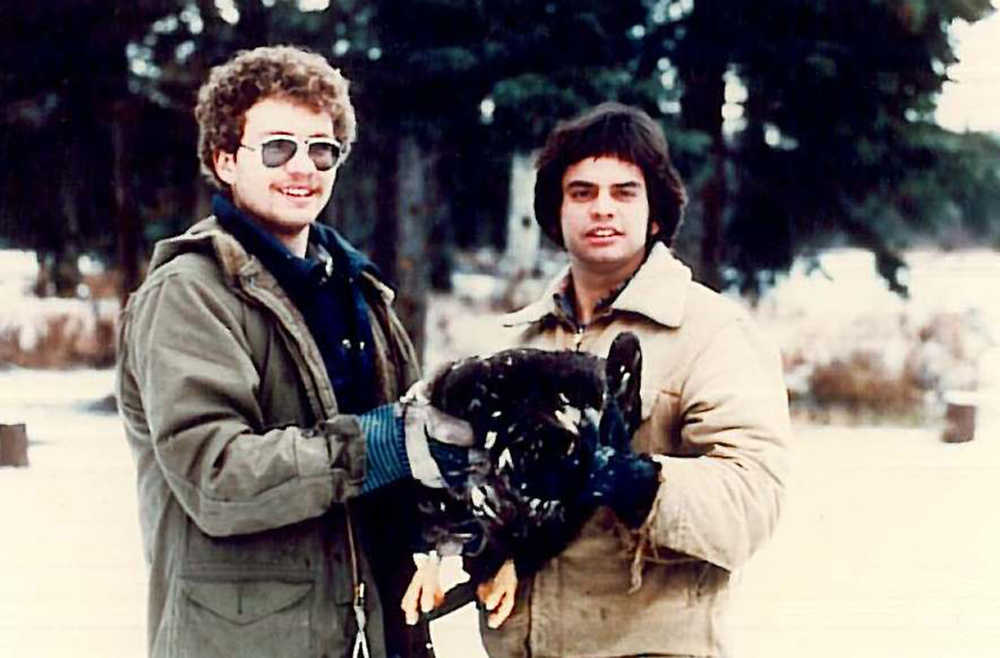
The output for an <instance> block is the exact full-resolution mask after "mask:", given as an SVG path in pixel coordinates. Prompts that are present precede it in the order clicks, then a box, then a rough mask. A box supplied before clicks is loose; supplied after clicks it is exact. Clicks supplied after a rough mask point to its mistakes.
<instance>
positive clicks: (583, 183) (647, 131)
mask: <svg viewBox="0 0 1000 658" xmlns="http://www.w3.org/2000/svg"><path fill="white" fill-rule="evenodd" d="M684 203H685V192H684V187H683V185H682V183H681V181H680V177H679V176H678V174H677V172H676V171H675V169H674V167H673V166H672V164H671V162H670V157H669V153H668V150H667V142H666V139H665V138H664V135H663V133H662V131H661V129H660V128H659V126H658V125H657V124H656V123H655V122H653V120H652V119H651V118H650V117H649V116H648V115H646V114H645V113H644V112H642V111H640V110H637V109H635V108H631V107H627V106H624V105H621V104H618V103H605V104H602V105H599V106H597V107H595V108H593V109H591V110H589V111H588V112H586V113H584V114H583V115H581V116H579V117H577V118H575V119H573V120H571V121H567V122H563V123H560V124H559V125H558V126H557V127H556V128H555V130H554V131H553V133H552V134H551V135H550V136H549V138H548V140H547V141H546V143H545V146H544V148H543V149H542V151H541V154H540V155H539V157H538V178H537V180H536V183H535V212H536V219H537V220H538V222H539V224H541V226H542V228H543V229H544V230H545V233H546V234H547V235H548V236H549V237H550V238H552V239H553V240H554V241H555V242H556V243H557V244H559V245H561V246H563V247H564V248H565V249H566V251H567V253H568V255H569V267H568V269H567V271H565V272H563V273H562V274H561V275H560V276H559V277H557V279H556V280H555V281H554V282H553V283H552V285H551V286H550V287H549V289H548V290H547V292H546V293H545V294H544V295H543V296H542V298H541V299H539V300H538V301H537V302H535V303H533V304H531V305H529V306H527V307H526V308H524V309H522V310H520V311H518V312H516V313H513V314H511V315H509V316H506V318H505V320H504V325H505V326H506V327H509V328H510V330H511V331H512V332H514V338H513V341H512V342H513V343H514V344H517V345H522V346H529V347H540V348H546V349H560V348H564V349H573V350H583V351H587V352H591V353H594V354H597V355H599V356H605V355H607V354H608V350H609V347H610V345H611V343H612V341H613V340H614V338H615V337H616V336H617V335H618V334H619V333H620V332H623V331H630V332H632V333H634V334H635V335H636V336H637V337H638V338H639V342H640V345H641V349H642V368H641V383H640V391H641V407H642V413H641V421H640V424H639V426H638V429H637V430H636V431H635V433H634V434H633V435H632V437H631V448H630V449H622V450H612V449H609V448H606V447H605V448H602V452H601V454H600V455H598V456H597V458H595V459H593V460H592V464H593V466H592V470H591V473H590V475H589V478H588V483H587V486H586V487H585V489H586V491H584V492H583V496H582V499H583V500H585V501H589V503H590V504H592V505H593V506H594V507H595V511H594V513H593V514H592V516H590V518H589V520H588V521H587V523H586V524H585V525H584V527H583V529H582V531H581V532H580V534H579V536H578V537H577V538H576V539H575V540H574V541H572V542H571V543H570V544H569V546H568V547H567V548H566V549H565V550H564V551H563V552H562V553H561V554H560V555H558V556H556V557H555V558H553V559H551V560H549V561H548V562H546V563H545V564H543V565H540V566H539V567H538V568H537V571H536V572H535V573H518V572H517V569H518V567H517V566H515V565H514V564H513V563H511V562H508V563H507V564H506V565H504V567H502V568H501V570H500V572H499V573H498V574H497V576H496V578H494V579H493V580H492V581H489V582H487V583H485V584H484V585H483V586H482V587H481V588H480V592H479V594H480V598H481V599H482V600H483V601H484V603H485V608H486V612H487V614H488V616H487V617H484V620H483V621H484V623H483V628H482V630H483V638H484V642H485V645H486V648H487V650H488V652H489V654H490V655H491V656H493V657H494V658H499V657H501V656H535V657H538V656H636V655H669V656H719V655H722V653H723V647H724V644H725V641H726V636H725V633H724V631H723V628H724V626H723V617H724V612H725V609H726V599H727V594H728V591H727V590H728V589H729V583H730V580H731V578H732V574H733V572H734V571H736V570H737V569H739V568H740V567H741V566H742V565H743V564H744V563H745V562H746V560H747V559H748V558H749V557H750V555H751V554H752V553H753V552H754V551H755V550H756V549H757V548H758V547H759V546H760V545H761V543H763V542H764V541H765V540H766V539H767V538H768V537H769V536H770V534H771V532H772V531H773V529H774V525H775V522H776V520H777V518H778V512H779V507H780V504H781V500H782V497H783V492H784V481H785V478H786V474H787V468H788V467H787V463H786V462H787V449H788V444H789V441H790V424H789V419H788V404H787V395H786V392H785V388H784V384H783V381H782V373H781V362H780V358H779V356H778V353H777V350H775V349H774V348H773V346H771V345H770V344H769V343H768V342H767V341H765V340H763V338H762V337H761V336H760V334H759V332H758V330H757V329H756V328H755V327H754V326H753V324H752V322H751V321H750V318H749V317H748V315H747V314H746V312H745V311H744V310H743V309H742V308H741V307H739V306H738V305H737V304H735V303H733V302H732V301H729V300H727V299H726V298H724V297H722V296H721V295H719V294H717V293H715V292H713V291H711V290H709V289H707V288H705V287H704V286H701V285H699V284H697V283H695V282H693V281H692V280H691V272H690V270H689V269H688V268H687V267H686V266H685V265H683V264H682V263H681V262H680V261H678V260H677V259H676V258H675V257H674V256H673V255H672V254H671V251H670V245H671V242H672V240H673V237H674V235H675V233H676V231H677V228H678V226H679V224H680V221H681V211H682V209H683V206H684ZM602 431H603V430H602ZM602 444H603V445H604V446H607V445H614V444H615V442H614V441H607V440H605V441H602ZM618 445H622V444H621V443H618ZM625 445H628V441H625ZM518 566H520V565H518ZM511 610H513V612H511ZM508 615H510V617H509V618H508V617H507V616H508ZM505 620H506V621H505Z"/></svg>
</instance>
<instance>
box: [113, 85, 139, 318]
mask: <svg viewBox="0 0 1000 658" xmlns="http://www.w3.org/2000/svg"><path fill="white" fill-rule="evenodd" d="M135 114H136V112H135V108H134V107H133V105H132V103H130V102H129V101H127V100H125V101H119V102H118V103H116V104H115V107H114V120H113V121H112V122H111V146H112V152H113V155H114V166H113V170H112V172H111V184H112V186H113V189H114V199H115V218H116V220H117V221H116V223H117V226H118V266H119V268H120V269H121V275H122V280H121V303H122V307H123V308H124V306H125V300H126V299H128V296H129V294H130V293H131V292H132V291H133V290H135V289H136V288H137V287H138V286H139V252H140V248H141V247H140V237H139V232H140V227H139V209H138V206H137V204H136V200H135V194H134V190H133V189H132V186H131V184H130V182H129V175H130V173H131V172H132V171H133V167H134V163H133V161H132V155H131V154H132V149H131V137H132V135H131V130H132V129H131V126H133V125H134V124H135V121H134V120H135Z"/></svg>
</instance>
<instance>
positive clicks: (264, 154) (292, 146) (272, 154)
mask: <svg viewBox="0 0 1000 658" xmlns="http://www.w3.org/2000/svg"><path fill="white" fill-rule="evenodd" d="M299 144H304V145H305V147H306V152H307V153H308V154H309V159H310V160H312V161H313V164H314V165H316V169H317V170H319V171H328V170H330V169H333V168H334V167H336V166H337V164H338V163H339V162H340V161H341V159H343V157H344V155H346V152H347V151H346V149H345V148H344V145H343V144H341V143H340V142H339V141H338V140H336V139H334V138H332V137H305V138H303V139H298V138H296V137H290V136H288V135H275V136H273V137H267V138H265V139H262V140H261V141H260V144H259V145H258V146H256V147H254V146H247V145H246V144H240V146H241V147H242V148H245V149H247V150H250V151H260V159H261V162H263V163H264V166H265V167H280V166H282V165H283V164H285V163H286V162H288V161H289V160H291V159H292V158H293V157H295V153H296V151H298V150H299Z"/></svg>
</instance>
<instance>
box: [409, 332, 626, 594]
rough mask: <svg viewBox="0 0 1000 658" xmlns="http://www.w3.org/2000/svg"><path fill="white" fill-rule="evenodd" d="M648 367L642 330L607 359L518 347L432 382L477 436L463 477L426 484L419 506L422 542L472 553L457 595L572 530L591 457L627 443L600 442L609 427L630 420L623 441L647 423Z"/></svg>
mask: <svg viewBox="0 0 1000 658" xmlns="http://www.w3.org/2000/svg"><path fill="white" fill-rule="evenodd" d="M641 366H642V354H641V352H640V349H639V341H638V339H637V338H636V337H635V335H634V334H631V333H622V334H619V335H618V336H617V337H616V338H615V341H614V343H613V344H612V346H611V350H610V352H609V355H608V358H607V359H606V360H605V359H602V358H600V357H597V356H594V355H591V354H586V353H583V352H571V351H566V350H563V351H546V350H538V349H530V348H520V349H511V350H505V351H502V352H498V353H496V354H494V355H492V356H488V357H473V358H468V359H465V360H461V361H457V362H455V363H454V364H452V365H451V367H450V368H448V369H447V370H446V371H445V372H443V373H441V374H440V375H438V377H437V378H436V379H435V380H434V381H433V382H432V386H431V391H430V401H431V404H433V405H434V406H435V407H437V408H438V409H440V410H442V411H445V412H447V413H449V414H451V415H453V416H457V417H459V418H462V419H464V420H466V421H468V422H469V423H470V424H471V425H472V428H473V432H474V434H475V439H476V448H474V449H473V450H472V451H471V454H472V457H471V458H470V463H469V464H468V465H465V464H462V465H459V466H457V467H456V468H459V469H460V470H461V475H462V477H459V478H455V477H453V476H452V477H449V478H446V479H448V480H449V481H451V482H452V483H453V485H454V483H455V482H456V481H460V482H461V484H460V485H459V486H450V487H449V488H448V489H447V490H446V491H444V492H441V491H439V490H438V491H435V490H431V489H423V490H422V495H423V496H424V500H422V501H421V504H420V508H421V510H422V513H423V519H422V526H423V534H424V537H423V538H424V541H425V542H426V543H427V544H428V545H429V547H431V548H436V549H437V550H438V552H439V553H441V554H443V555H447V554H454V553H456V552H459V551H460V552H461V553H462V554H463V556H464V558H465V568H466V570H467V571H469V573H470V574H471V576H472V579H471V583H470V586H469V587H468V588H467V589H466V591H465V593H464V595H462V596H460V597H459V598H461V599H463V600H467V598H465V597H466V596H471V594H470V593H469V592H470V591H471V588H472V587H474V586H475V584H477V583H478V582H481V581H483V580H485V579H486V578H489V577H490V576H492V575H493V573H494V572H495V571H496V569H497V568H498V567H499V565H500V564H501V563H502V562H503V561H504V560H505V559H507V558H511V557H512V558H514V560H515V563H516V564H517V567H518V573H522V574H523V573H530V572H533V571H535V570H537V568H539V567H540V566H541V565H542V564H544V562H545V561H546V560H548V559H549V558H551V557H552V556H554V555H556V554H558V553H559V552H561V551H562V549H563V548H565V546H566V544H568V543H569V541H570V540H572V539H573V538H574V537H575V536H576V534H577V533H578V532H579V530H580V528H581V526H582V525H583V523H584V522H585V521H586V519H587V517H588V516H589V515H590V513H591V512H592V511H593V507H594V505H593V504H592V503H589V504H588V503H584V502H582V501H581V497H580V492H581V491H583V490H584V489H585V484H586V478H587V476H588V474H589V473H590V472H592V470H593V468H594V465H595V461H597V460H601V459H602V451H606V450H607V449H608V448H611V449H628V448H627V447H626V446H602V445H600V440H599V437H600V436H607V433H606V432H603V431H602V430H603V429H604V427H603V426H604V425H606V424H608V423H618V424H621V425H623V426H624V427H622V428H619V430H623V431H618V432H614V433H611V434H613V435H616V436H620V437H625V438H624V440H625V441H627V440H628V437H631V435H632V433H633V431H634V430H635V428H636V426H637V425H638V424H639V421H640V413H641V411H640V399H639V384H640V371H641ZM452 475H454V473H453V474H452ZM452 598H453V597H451V596H449V600H451V599H452ZM461 602H462V601H456V602H455V604H459V603H461ZM447 607H448V609H453V608H454V605H449V606H447ZM442 612H443V611H442Z"/></svg>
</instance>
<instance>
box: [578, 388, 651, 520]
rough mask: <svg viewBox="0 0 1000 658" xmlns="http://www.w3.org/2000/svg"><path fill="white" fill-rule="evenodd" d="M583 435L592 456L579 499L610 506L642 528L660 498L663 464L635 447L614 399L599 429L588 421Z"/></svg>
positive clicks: (623, 518)
mask: <svg viewBox="0 0 1000 658" xmlns="http://www.w3.org/2000/svg"><path fill="white" fill-rule="evenodd" d="M580 434H581V439H582V440H583V441H584V445H585V446H587V448H585V451H589V452H590V458H589V468H588V472H587V477H586V481H585V483H584V486H583V490H582V492H581V496H580V498H579V499H578V502H579V503H580V504H581V505H584V506H591V507H597V506H600V505H607V506H608V507H610V508H611V509H613V510H614V511H615V514H617V515H618V518H619V519H621V520H622V521H623V522H624V523H625V524H626V525H627V526H629V527H630V528H636V527H638V526H639V525H641V524H642V522H643V521H644V520H645V518H646V516H647V515H648V514H649V510H650V508H652V506H653V500H654V499H655V498H656V491H657V489H659V486H660V465H659V464H658V463H656V462H655V461H653V460H652V459H650V457H649V456H648V455H642V454H636V453H635V452H634V451H633V450H632V446H631V438H632V437H631V436H630V435H629V434H628V431H627V430H626V427H625V423H624V421H623V419H622V414H621V411H620V410H619V409H618V406H617V405H616V404H614V403H613V402H611V403H609V405H608V406H607V407H606V408H605V409H604V414H603V417H602V418H601V425H600V427H599V428H594V427H593V425H589V424H584V425H583V426H582V427H581V432H580Z"/></svg>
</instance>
